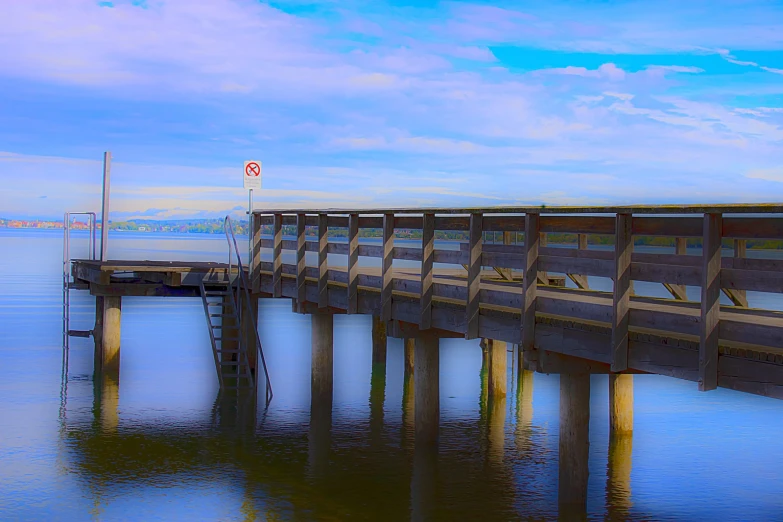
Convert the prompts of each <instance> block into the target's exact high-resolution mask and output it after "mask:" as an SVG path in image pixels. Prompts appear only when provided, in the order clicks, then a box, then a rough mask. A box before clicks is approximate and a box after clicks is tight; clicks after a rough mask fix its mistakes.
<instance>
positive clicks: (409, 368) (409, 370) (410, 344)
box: [403, 337, 416, 375]
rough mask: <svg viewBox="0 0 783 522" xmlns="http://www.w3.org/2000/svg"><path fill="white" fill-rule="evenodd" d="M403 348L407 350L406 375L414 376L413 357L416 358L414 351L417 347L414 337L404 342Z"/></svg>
mask: <svg viewBox="0 0 783 522" xmlns="http://www.w3.org/2000/svg"><path fill="white" fill-rule="evenodd" d="M403 346H404V350H405V375H413V371H414V370H413V369H414V367H415V366H414V364H413V357H414V355H413V354H414V350H415V347H416V339H414V338H412V337H407V338H405V339H404V340H403Z"/></svg>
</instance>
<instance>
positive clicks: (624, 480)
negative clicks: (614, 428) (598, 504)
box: [606, 433, 633, 520]
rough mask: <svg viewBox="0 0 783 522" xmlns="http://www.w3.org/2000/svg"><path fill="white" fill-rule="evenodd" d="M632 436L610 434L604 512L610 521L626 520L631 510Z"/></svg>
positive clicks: (628, 434) (629, 434) (627, 434)
mask: <svg viewBox="0 0 783 522" xmlns="http://www.w3.org/2000/svg"><path fill="white" fill-rule="evenodd" d="M632 453H633V434H631V433H621V434H611V435H610V437H609V458H608V462H607V466H606V511H607V515H608V517H609V519H610V520H626V519H627V518H628V515H629V513H630V510H631V506H632V504H631V454H632Z"/></svg>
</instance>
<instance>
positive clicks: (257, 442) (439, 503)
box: [64, 316, 645, 520]
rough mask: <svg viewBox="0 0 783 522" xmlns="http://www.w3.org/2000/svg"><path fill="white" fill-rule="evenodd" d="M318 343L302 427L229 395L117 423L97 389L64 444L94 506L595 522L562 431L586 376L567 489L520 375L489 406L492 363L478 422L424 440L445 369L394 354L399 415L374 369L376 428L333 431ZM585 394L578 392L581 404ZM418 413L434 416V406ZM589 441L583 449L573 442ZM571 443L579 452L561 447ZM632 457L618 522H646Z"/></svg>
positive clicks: (109, 399) (102, 383) (623, 453)
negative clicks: (192, 487) (176, 486)
mask: <svg viewBox="0 0 783 522" xmlns="http://www.w3.org/2000/svg"><path fill="white" fill-rule="evenodd" d="M316 317H317V316H316ZM314 320H315V321H317V320H318V319H317V318H316V319H314ZM313 341H314V347H315V348H314V351H313V356H314V358H313V366H312V379H311V404H310V411H309V417H308V419H307V420H306V421H304V422H298V423H293V424H292V423H291V422H290V419H285V418H281V417H280V416H275V415H270V411H269V410H268V409H267V408H266V407H265V405H264V403H263V401H261V402H259V401H258V400H257V397H256V395H254V394H249V393H242V392H239V393H237V392H228V391H224V392H219V393H217V396H216V398H215V400H214V404H213V406H212V410H211V412H210V415H209V416H208V418H202V419H200V420H198V421H192V422H186V423H184V424H181V425H176V424H167V423H159V422H154V421H153V422H146V423H145V422H141V423H135V422H120V417H121V415H120V414H119V412H118V404H119V402H118V398H119V396H120V388H119V379H118V377H117V376H116V375H97V376H96V379H95V380H94V383H95V384H94V388H93V389H94V395H93V398H94V401H93V408H92V416H93V418H92V422H85V421H86V420H87V419H81V421H80V420H79V419H77V418H73V416H71V417H72V418H71V419H70V420H69V421H68V423H67V424H68V425H67V426H66V429H65V431H64V433H65V435H64V436H65V442H66V446H67V447H68V453H69V460H70V461H71V462H72V465H73V467H74V470H73V471H75V472H76V473H78V475H79V476H80V477H82V478H83V479H84V480H85V481H86V482H87V483H88V484H89V489H90V491H91V492H92V494H93V495H94V498H95V499H96V503H97V504H100V503H101V502H106V501H107V500H106V499H109V498H112V497H115V495H116V494H117V491H119V490H122V489H123V488H125V487H128V486H129V485H130V487H132V488H141V487H144V486H145V485H147V484H149V483H163V484H166V483H169V482H178V481H182V482H185V483H194V482H195V483H196V485H197V484H198V483H199V482H202V481H208V482H212V481H215V482H219V483H220V484H223V485H224V487H225V488H226V489H227V490H233V491H240V492H241V495H240V497H241V505H240V506H238V511H239V512H240V513H241V515H242V517H244V518H245V519H246V520H255V519H258V520H269V519H273V520H274V519H289V518H297V519H301V518H303V519H341V518H342V517H349V516H351V517H357V518H360V519H364V518H367V519H375V520H381V519H383V520H404V519H407V518H410V519H413V520H453V519H483V520H493V519H497V520H507V519H518V518H523V519H524V518H528V517H533V518H540V517H543V518H547V519H549V518H560V519H561V520H578V519H583V518H585V517H586V516H587V511H586V509H587V504H586V500H587V458H588V451H587V440H586V436H587V433H586V431H585V432H584V433H579V432H578V431H573V430H572V431H571V432H564V431H563V429H564V428H563V426H573V425H574V423H573V422H572V421H570V420H568V419H567V418H564V417H568V416H569V415H574V414H576V411H575V409H574V405H575V404H576V405H577V406H578V405H581V404H584V398H582V399H579V398H576V402H574V397H573V396H571V394H573V393H576V392H579V393H581V394H584V393H587V396H588V397H589V388H590V383H589V379H587V381H586V382H585V378H584V376H580V377H579V378H577V379H573V378H572V379H570V380H566V379H562V380H561V383H560V390H561V396H560V400H561V411H560V415H561V431H560V437H561V440H560V450H559V482H560V485H559V488H558V480H556V479H555V477H554V476H553V475H554V474H553V473H552V471H554V470H553V469H552V464H554V465H557V464H555V463H556V462H557V459H558V452H556V451H553V448H552V447H551V441H548V440H546V439H542V438H541V437H540V435H541V429H540V428H538V427H536V425H535V422H534V416H533V395H534V374H533V373H532V372H530V371H523V372H521V373H520V374H516V372H512V368H513V365H509V368H508V373H509V375H508V376H509V378H513V381H509V384H510V386H509V390H508V394H498V393H494V394H490V393H488V388H489V383H490V379H489V378H488V374H489V365H490V364H491V357H489V356H487V353H486V350H484V357H482V359H481V361H482V364H481V369H480V371H479V372H478V374H474V375H475V376H476V379H477V380H478V381H479V382H480V391H479V393H478V397H476V399H477V402H478V405H479V407H478V411H477V416H476V417H474V418H472V419H471V418H469V417H468V418H466V417H461V418H449V416H448V415H445V416H443V422H440V423H439V422H438V419H439V418H441V416H440V415H435V417H434V418H429V419H427V420H428V422H429V423H430V424H429V425H424V426H420V427H419V430H418V431H417V430H416V429H415V426H414V421H413V419H414V418H416V414H415V412H414V409H415V407H416V405H417V403H416V397H415V392H414V386H413V383H414V379H415V377H416V371H417V370H419V369H422V370H423V371H421V372H419V373H422V374H424V373H425V372H426V373H428V374H430V375H431V374H432V373H431V372H432V370H433V368H430V369H429V371H428V370H427V369H426V365H427V364H435V365H436V368H435V369H437V364H438V363H437V361H438V359H437V358H433V357H430V358H429V359H427V358H426V352H425V355H420V356H419V357H418V358H417V360H416V362H417V363H418V364H419V367H416V366H411V365H410V354H411V351H412V350H411V348H412V346H410V345H412V344H413V343H410V345H409V346H408V347H407V348H408V349H407V350H406V349H405V348H406V347H400V348H401V349H400V350H399V352H403V351H405V352H407V353H408V357H407V358H406V361H407V364H404V370H403V379H402V385H403V389H402V390H401V393H393V394H391V395H393V396H395V397H400V398H401V399H400V400H399V402H398V404H387V403H386V401H385V398H386V395H387V393H386V388H387V378H386V373H387V372H386V370H387V368H386V365H384V364H379V363H377V362H376V364H373V365H372V367H371V368H368V370H370V372H371V378H370V392H369V400H368V402H369V412H368V413H369V418H368V419H367V423H366V424H364V423H361V422H356V419H355V418H353V419H352V422H348V423H338V424H337V425H335V422H334V420H335V417H334V415H335V414H337V417H340V412H339V411H333V410H334V405H333V394H334V392H333V381H332V379H330V378H325V379H322V378H319V377H323V376H324V375H327V373H324V372H323V371H322V369H323V367H327V368H331V365H332V360H333V354H332V353H328V352H327V353H323V352H322V351H320V350H319V348H318V347H317V346H316V344H317V341H318V339H317V338H315V337H314V339H313ZM475 349H476V350H478V347H477V346H476V347H475ZM399 352H398V351H397V350H394V353H395V354H397V353H399ZM400 355H402V353H400ZM504 355H505V354H504ZM495 356H497V352H495ZM508 357H511V354H510V353H509V354H508ZM319 365H320V366H319ZM543 378H545V379H548V380H551V379H552V377H549V376H544V377H543ZM554 379H555V380H556V379H557V377H554ZM549 384H550V385H551V384H553V383H549ZM432 385H434V386H438V383H437V382H435V383H434V384H432ZM579 386H581V387H582V388H583V389H581V390H574V388H575V387H579ZM585 386H586V388H587V389H586V390H585V389H584V388H585ZM419 400H421V399H419ZM442 400H443V399H442ZM421 407H422V408H424V409H426V408H429V412H430V413H437V410H433V405H426V404H425V405H423V406H421ZM66 411H67V405H66ZM581 414H582V415H584V413H581ZM275 417H277V418H275ZM582 436H584V437H585V438H584V439H581V440H579V441H578V442H579V444H574V443H573V440H571V439H573V438H574V437H577V438H579V437H582ZM564 441H565V443H567V444H570V447H564V446H563V443H564ZM631 448H632V435H631V434H630V433H627V434H622V435H621V436H612V437H611V441H610V448H609V452H608V455H609V459H608V464H607V468H606V469H607V471H606V477H607V478H606V499H605V500H606V502H605V503H606V512H605V513H606V515H607V516H608V518H610V519H617V520H625V519H628V518H645V516H640V515H638V514H636V516H633V517H632V516H631V515H632V512H631V507H632V506H631V503H630V472H631ZM542 464H543V467H542V466H541V465H542ZM531 466H532V468H536V467H539V468H540V469H542V471H544V472H545V473H546V475H545V476H544V477H543V478H542V477H539V478H537V479H535V480H533V481H531V483H529V484H526V483H524V479H521V476H524V475H525V474H526V472H525V471H523V472H522V473H520V469H521V468H526V467H531ZM530 471H533V470H530V469H528V470H527V472H530ZM521 480H522V481H521ZM558 490H559V491H558ZM558 496H559V497H560V502H559V506H558V502H557V498H558ZM238 501H239V500H238Z"/></svg>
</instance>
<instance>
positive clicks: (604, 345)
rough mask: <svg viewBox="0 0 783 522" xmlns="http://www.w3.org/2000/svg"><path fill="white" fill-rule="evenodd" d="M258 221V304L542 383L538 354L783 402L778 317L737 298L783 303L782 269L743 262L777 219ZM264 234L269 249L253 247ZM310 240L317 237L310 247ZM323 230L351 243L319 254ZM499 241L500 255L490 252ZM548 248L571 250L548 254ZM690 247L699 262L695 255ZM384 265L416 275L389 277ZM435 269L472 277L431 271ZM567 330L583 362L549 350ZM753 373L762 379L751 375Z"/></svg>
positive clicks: (749, 209)
mask: <svg viewBox="0 0 783 522" xmlns="http://www.w3.org/2000/svg"><path fill="white" fill-rule="evenodd" d="M253 218H254V219H253V222H254V230H253V232H252V233H253V237H254V239H253V241H254V244H253V251H254V252H256V251H260V250H261V249H266V248H268V249H271V251H272V260H271V262H261V261H260V260H259V262H258V263H256V266H254V267H253V271H254V273H253V275H252V280H253V283H254V284H256V280H258V286H257V287H256V291H258V292H260V293H261V294H262V295H267V296H270V297H278V298H279V297H283V298H291V299H294V300H295V301H296V303H297V307H298V309H299V310H304V309H307V308H308V306H306V305H312V307H313V308H315V307H316V306H317V308H318V309H326V308H333V309H338V310H344V311H345V312H346V313H349V314H354V313H371V314H373V315H378V316H379V317H380V318H381V320H384V321H391V320H397V321H399V324H402V323H404V327H405V328H416V329H417V330H427V329H430V328H438V329H441V330H443V331H447V332H449V333H450V334H454V333H456V334H464V336H465V338H467V339H475V338H478V337H490V336H491V337H490V338H492V339H498V340H503V341H506V342H510V343H515V344H516V343H519V344H520V345H522V348H523V351H525V352H526V353H529V354H530V355H531V357H532V359H531V363H532V362H535V363H536V365H537V368H539V369H540V368H543V367H544V366H543V365H544V363H543V362H542V360H536V359H535V358H537V357H538V355H537V353H538V352H537V350H539V345H540V344H541V342H544V341H545V344H546V343H549V344H546V347H544V348H541V349H542V350H544V351H553V352H559V353H563V354H565V355H574V356H576V357H580V358H583V359H584V358H587V359H590V360H593V361H596V362H598V363H601V364H604V365H606V368H607V371H611V372H615V373H617V372H626V371H645V372H650V373H662V374H666V375H670V374H675V375H679V376H683V378H690V379H693V380H698V382H699V389H701V390H705V391H706V390H711V389H714V388H716V387H717V386H718V385H720V386H724V387H729V388H733V389H741V390H743V391H750V392H752V393H760V394H762V395H770V396H779V397H781V398H783V313H780V312H777V311H775V310H754V309H752V308H751V307H749V306H748V295H747V292H765V293H778V294H781V293H783V260H781V259H779V258H767V257H765V256H759V255H750V256H748V255H747V254H748V253H749V252H750V249H751V248H753V247H764V248H768V247H767V245H766V243H767V242H772V243H771V245H773V246H778V245H780V242H781V241H783V204H780V203H775V204H749V205H661V206H654V205H651V206H628V207H618V206H614V207H487V208H446V209H443V208H441V209H437V208H406V209H356V210H348V209H292V210H278V209H270V210H263V211H255V212H254V213H253ZM266 226H271V228H272V238H271V239H269V238H266V237H261V234H260V229H261V227H266ZM283 227H293V230H294V231H295V232H292V229H291V228H289V229H288V233H295V235H296V239H295V240H290V239H283ZM307 227H312V228H316V229H317V238H314V239H313V240H310V239H308V238H306V236H307V233H306V232H307V230H306V229H307ZM334 228H337V229H341V234H340V235H341V236H342V237H345V236H346V233H347V241H344V240H342V241H330V240H329V229H334ZM361 229H375V230H376V232H377V233H378V235H379V236H380V237H382V240H381V241H382V243H381V245H377V244H366V243H360V242H359V237H360V234H359V231H360V230H361ZM399 230H406V231H413V230H417V231H420V234H417V236H419V237H420V238H421V239H420V241H421V244H420V245H411V244H410V243H408V244H405V245H404V246H403V245H400V246H397V245H395V241H394V238H395V231H399ZM436 233H437V234H443V233H446V236H448V235H450V234H452V233H458V234H459V235H460V236H461V238H462V244H461V245H460V248H459V249H457V250H455V249H450V248H442V247H440V248H439V245H437V244H436V243H435V237H436ZM495 233H502V236H503V244H493V243H490V242H488V241H486V240H485V236H486V234H493V236H494V234H495ZM520 233H521V234H520ZM519 236H522V238H523V240H522V241H521V242H520V241H519V239H520V237H519ZM442 237H444V236H442ZM555 241H557V242H561V243H568V244H569V246H570V248H563V247H564V246H566V245H565V244H561V245H554V244H548V242H551V243H553V242H555ZM588 243H597V245H596V247H591V246H592V245H589V244H588ZM688 243H690V245H689V244H688ZM635 244H639V245H644V244H649V245H651V246H657V245H667V246H668V247H669V248H671V249H672V250H670V251H669V252H666V251H661V250H658V251H650V250H644V249H635V248H634V246H635ZM689 246H690V247H699V248H700V250H701V251H700V252H699V253H698V255H693V254H696V252H693V250H692V249H691V248H688V247H689ZM284 250H287V251H293V252H295V253H296V263H295V264H291V263H283V251H284ZM307 252H314V253H316V254H317V256H318V263H317V266H314V267H313V266H308V265H307V263H306V262H305V256H306V253H307ZM329 254H337V255H343V256H347V261H348V263H347V265H348V266H347V267H345V266H343V267H330V266H329V263H328V256H329ZM360 257H372V258H375V259H380V261H381V263H380V264H381V267H380V270H378V269H372V270H370V269H368V268H367V267H361V268H360V266H359V262H358V261H359V258H360ZM394 260H405V261H408V262H411V261H412V262H419V263H420V268H419V269H418V270H417V269H415V268H414V269H408V268H405V269H402V268H400V269H394V268H393V267H392V265H393V262H394ZM444 264H446V265H453V266H455V267H457V266H459V267H465V268H466V269H467V274H465V272H463V271H462V269H456V270H457V271H456V272H451V271H449V270H448V269H446V268H441V267H436V266H435V265H444ZM485 267H491V268H493V269H495V272H496V273H497V275H495V273H490V274H485V273H484V271H483V268H485ZM436 271H440V272H439V274H438V275H437V277H435V276H436V274H435V272H436ZM550 274H564V275H565V276H566V277H567V278H568V279H570V280H571V281H573V282H574V284H575V286H576V287H577V288H576V289H571V288H556V284H559V283H557V281H564V280H565V279H564V278H562V277H561V276H557V277H554V278H553V277H550ZM466 276H467V277H466ZM588 278H601V279H603V282H601V281H600V280H599V281H596V282H598V283H600V284H606V282H607V281H609V282H610V284H611V287H609V288H611V290H609V291H597V290H595V289H592V288H591V282H590V281H589V280H588ZM634 281H642V282H647V283H657V284H662V285H663V286H664V287H665V289H666V291H667V293H668V294H670V295H671V299H670V300H667V299H661V298H657V297H655V298H653V297H645V296H643V295H635V294H634ZM553 282H555V283H554V284H553ZM560 286H562V285H560ZM687 287H691V288H687ZM693 287H696V288H698V290H699V293H698V294H696V292H694V291H693V290H694V289H693ZM686 290H687V291H686ZM699 294H700V295H699ZM697 295H699V297H696V296H697ZM721 295H725V296H726V298H727V299H728V300H729V301H730V302H731V303H732V305H730V306H726V305H724V304H723V303H721ZM360 296H362V297H363V298H361V299H360V298H359V297H360ZM694 297H696V298H695V299H694ZM393 305H394V306H393ZM558 321H560V322H558ZM561 323H562V324H561ZM563 325H565V326H563ZM575 325H576V326H575ZM402 327H403V326H400V328H402ZM557 328H561V329H564V330H562V331H561V330H557ZM573 329H579V331H580V332H582V331H584V332H589V335H588V333H584V334H582V333H579V334H578V335H580V336H582V337H581V338H580V341H579V343H581V344H579V343H577V344H579V348H578V349H577V348H575V347H574V346H572V345H569V344H568V343H565V342H556V341H555V339H557V338H558V335H561V337H562V336H563V335H566V334H567V335H577V334H576V333H574V332H572V331H571V330H573ZM536 330H541V331H543V332H547V334H546V335H547V338H546V339H545V340H544V341H542V339H543V337H544V336H543V334H541V335H538V336H537V335H536V333H535V332H536ZM566 330H567V332H566ZM574 331H576V330H574ZM558 332H559V333H558ZM591 336H592V337H591ZM586 339H587V340H586ZM588 340H589V342H588ZM591 343H592V344H591ZM750 346H752V347H753V348H748V347H750ZM719 361H720V371H719ZM748 361H763V362H764V363H765V365H764V366H763V368H761V367H759V368H760V369H757V370H756V369H754V370H752V371H748V370H747V364H751V363H748ZM769 365H777V366H775V367H773V368H772V369H770V366H769ZM778 366H779V367H780V368H779V369H778ZM672 368H676V370H672ZM762 370H763V371H762ZM773 370H774V372H779V374H778V373H774V372H773ZM541 371H543V370H541ZM764 372H773V373H774V377H771V376H770V375H773V374H772V373H769V374H767V373H764ZM778 377H780V378H779V380H777V379H778ZM771 382H774V385H772V384H770V383H771ZM719 383H720V384H719Z"/></svg>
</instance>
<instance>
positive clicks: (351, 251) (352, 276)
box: [347, 214, 359, 314]
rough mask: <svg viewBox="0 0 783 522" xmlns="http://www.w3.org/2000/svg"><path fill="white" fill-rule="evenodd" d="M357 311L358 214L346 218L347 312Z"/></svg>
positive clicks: (353, 312)
mask: <svg viewBox="0 0 783 522" xmlns="http://www.w3.org/2000/svg"><path fill="white" fill-rule="evenodd" d="M358 311H359V214H350V215H349V216H348V310H347V312H348V313H349V314H355V313H357V312H358Z"/></svg>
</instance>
